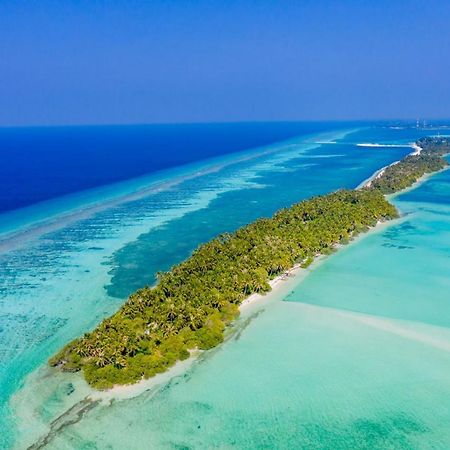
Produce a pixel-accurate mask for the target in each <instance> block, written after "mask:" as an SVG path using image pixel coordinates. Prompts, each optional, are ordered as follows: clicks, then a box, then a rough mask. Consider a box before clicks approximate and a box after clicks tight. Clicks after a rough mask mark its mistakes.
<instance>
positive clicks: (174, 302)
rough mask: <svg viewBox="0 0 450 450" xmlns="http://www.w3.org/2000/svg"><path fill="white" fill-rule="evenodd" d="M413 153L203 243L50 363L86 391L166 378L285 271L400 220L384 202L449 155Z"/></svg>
mask: <svg viewBox="0 0 450 450" xmlns="http://www.w3.org/2000/svg"><path fill="white" fill-rule="evenodd" d="M414 148H415V151H414V152H413V153H412V154H410V155H408V156H406V157H405V158H404V159H402V160H401V161H399V162H398V163H395V164H393V165H391V166H389V167H387V168H385V169H383V170H382V171H381V172H379V173H377V175H376V177H374V178H373V179H371V180H370V181H369V182H367V183H366V185H365V186H363V187H362V188H361V189H354V190H339V191H336V192H333V193H330V194H327V195H322V196H317V197H313V198H311V199H308V200H304V201H301V202H300V203H297V204H294V205H292V206H291V207H289V208H285V209H282V210H280V211H278V212H276V213H275V214H274V215H273V216H272V217H271V218H261V219H258V220H256V221H255V222H253V223H250V224H249V225H246V226H244V227H242V228H240V229H238V230H237V231H235V232H234V233H225V234H222V235H220V236H218V237H216V238H215V239H213V240H212V241H210V242H208V243H206V244H203V245H201V246H200V247H199V248H198V249H197V250H195V251H194V252H193V254H192V255H191V256H190V257H189V258H188V259H187V260H185V261H184V262H182V263H180V264H178V265H175V266H174V267H172V269H171V270H170V271H168V272H166V273H159V274H158V282H157V284H156V286H154V287H144V288H142V289H140V290H138V291H137V292H135V293H133V294H132V295H131V296H130V297H129V299H128V300H127V301H126V303H125V304H124V305H123V306H122V307H121V308H120V309H119V311H118V312H116V313H115V314H114V315H112V316H111V317H108V318H106V319H104V320H103V321H102V322H101V323H100V324H99V325H98V326H97V327H96V328H95V329H94V330H93V331H91V332H89V333H86V334H85V335H84V336H82V337H80V338H78V339H75V340H74V341H72V342H70V343H69V344H67V345H66V346H65V347H64V348H63V349H62V350H61V351H59V352H58V353H57V354H56V355H55V356H54V357H52V358H51V359H50V361H49V363H50V364H51V365H52V366H56V367H59V368H61V369H62V370H65V371H79V370H82V371H83V374H84V377H85V379H86V381H87V382H88V383H89V384H90V385H91V386H93V387H94V388H97V389H108V388H111V387H113V386H114V385H122V384H131V383H135V382H138V381H140V380H142V379H146V378H150V377H152V376H154V375H156V374H157V373H161V372H164V371H166V370H167V369H168V368H170V367H171V366H173V365H174V364H175V363H176V362H177V361H179V360H184V359H187V358H189V356H190V354H191V351H192V350H194V349H201V350H205V349H210V348H212V347H215V346H217V345H218V344H220V343H221V342H222V341H223V339H224V332H225V330H226V327H227V325H229V324H230V322H232V321H233V320H234V319H235V318H236V317H237V316H238V315H239V305H240V304H241V303H242V302H243V301H244V300H245V299H246V298H247V297H249V296H250V295H251V294H254V293H265V292H267V291H269V290H270V284H269V282H270V280H272V279H274V278H275V277H277V276H279V275H280V274H283V273H284V272H286V271H287V270H289V269H290V268H292V267H294V266H296V265H300V266H302V267H306V266H307V265H309V264H310V263H311V262H312V261H313V260H314V258H316V257H317V256H319V255H321V254H328V253H330V252H331V251H333V249H335V247H336V246H337V245H338V244H346V243H348V242H349V240H350V239H352V238H354V237H355V236H356V235H358V234H359V233H361V232H366V231H367V230H369V229H370V228H371V227H374V226H375V225H376V224H377V223H379V222H383V221H387V220H391V219H394V218H396V217H398V215H399V214H398V212H397V210H396V208H395V207H394V206H393V205H392V204H391V203H389V201H388V199H387V198H386V197H385V194H392V193H395V192H399V191H401V190H403V189H405V188H407V187H410V186H412V185H413V184H414V183H415V182H417V181H418V180H419V179H420V178H421V177H422V176H424V175H425V174H428V173H432V172H436V171H439V170H442V169H445V168H446V167H447V166H448V162H447V161H446V159H445V158H444V157H443V156H444V155H446V154H448V153H450V139H449V138H445V137H433V138H423V139H420V140H418V141H417V142H416V143H415V144H414Z"/></svg>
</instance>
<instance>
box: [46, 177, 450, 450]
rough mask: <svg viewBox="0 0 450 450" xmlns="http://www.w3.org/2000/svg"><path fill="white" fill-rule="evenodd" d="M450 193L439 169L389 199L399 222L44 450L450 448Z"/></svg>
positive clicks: (295, 282) (66, 429) (287, 288)
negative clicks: (175, 370) (164, 378)
mask: <svg viewBox="0 0 450 450" xmlns="http://www.w3.org/2000/svg"><path fill="white" fill-rule="evenodd" d="M449 196H450V171H446V172H443V173H440V174H438V175H436V176H435V177H433V178H431V179H429V180H428V181H426V183H424V184H423V185H421V186H420V187H419V188H417V189H416V190H413V191H410V192H409V193H406V194H404V195H402V196H399V197H397V198H396V199H395V203H396V205H397V206H398V207H399V208H400V209H401V210H402V211H403V213H404V214H405V216H404V218H402V219H401V220H399V221H398V222H396V223H394V224H392V225H391V226H389V227H387V228H382V229H380V230H378V231H376V232H373V233H371V234H369V235H367V236H364V237H363V238H361V239H359V240H358V241H357V242H355V243H353V244H352V245H350V246H348V247H346V248H344V249H343V250H341V251H339V252H338V253H336V254H334V255H333V256H331V257H329V258H327V259H325V260H324V261H322V262H321V263H319V264H316V267H313V268H311V269H310V270H308V273H307V276H306V277H302V278H301V279H300V278H299V279H291V280H289V281H288V282H287V283H286V284H285V285H284V286H283V288H282V291H281V292H279V293H277V294H273V295H272V297H268V298H267V299H265V300H263V302H262V304H261V305H260V306H257V307H254V308H253V309H251V310H250V311H249V312H247V313H245V314H244V317H242V318H241V319H240V321H239V323H238V324H237V326H236V329H237V330H236V331H237V332H236V333H234V334H232V335H231V337H230V338H229V340H228V341H227V342H226V343H225V344H223V345H222V346H220V347H219V348H217V349H215V350H213V351H211V352H209V353H207V354H205V355H204V356H203V357H202V358H200V359H199V360H198V361H197V362H196V363H194V364H193V365H192V366H191V367H190V368H189V369H188V370H187V371H186V372H184V373H183V374H181V375H179V376H178V377H176V378H174V379H172V380H171V381H170V382H169V383H167V384H162V385H161V386H160V387H159V388H153V389H151V390H149V391H147V392H144V393H143V394H141V395H139V396H137V397H135V398H132V399H128V400H122V401H115V402H112V403H108V402H106V403H105V404H101V405H99V406H97V407H95V408H93V409H92V410H91V411H89V412H87V413H86V415H85V417H83V418H82V419H81V420H78V421H77V420H74V423H73V424H68V425H65V426H63V427H62V428H61V429H59V430H58V432H55V433H54V434H51V436H52V439H50V440H49V441H48V442H49V443H48V448H52V449H65V448H78V449H91V448H92V449H95V448H99V449H106V448H114V449H116V448H117V449H135V448H157V449H181V448H183V449H190V448H193V449H196V448H199V449H201V448H211V449H212V448H218V449H231V448H245V449H264V448H267V449H269V448H280V449H292V448H300V449H448V448H449V446H450V428H449V427H448V423H449V421H450V409H449V408H448V405H449V404H450V379H449V376H448V375H449V373H450V323H449V317H450V300H449V296H448V288H449V287H450V286H449V276H448V273H449V269H450V263H449V250H448V249H449V244H450V235H449V230H450V226H449V225H450V204H449V202H448V198H449ZM363 268H364V270H363ZM46 448H47V447H46Z"/></svg>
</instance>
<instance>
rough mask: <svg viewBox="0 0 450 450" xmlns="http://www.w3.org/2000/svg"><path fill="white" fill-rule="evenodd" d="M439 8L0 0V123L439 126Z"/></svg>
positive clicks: (448, 33) (447, 32)
mask: <svg viewBox="0 0 450 450" xmlns="http://www.w3.org/2000/svg"><path fill="white" fill-rule="evenodd" d="M449 20H450V1H447V0H440V1H437V0H421V1H418V0H408V1H399V0H390V1H386V0H377V1H370V2H369V1H364V0H358V1H351V0H348V1H345V0H342V1H331V0H315V1H313V0H311V1H310V0H301V1H300V0H298V1H264V0H260V1H246V0H240V1H232V0H227V1H223V0H222V1H189V0H184V1H158V0H151V1H146V2H143V1H141V2H137V1H133V0H127V1H112V0H111V1H108V2H107V1H102V2H100V1H93V0H90V1H48V0H39V1H8V0H2V1H1V2H0V125H36V124H45V125H48V124H91V123H92V124H94V123H150V122H196V121H205V122H211V121H241V120H297V119H298V120H314V119H337V120H341V119H374V118H416V117H427V118H439V117H446V118H448V117H450V111H449V108H450V26H449V23H450V22H449Z"/></svg>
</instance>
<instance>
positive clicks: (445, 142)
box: [369, 138, 450, 194]
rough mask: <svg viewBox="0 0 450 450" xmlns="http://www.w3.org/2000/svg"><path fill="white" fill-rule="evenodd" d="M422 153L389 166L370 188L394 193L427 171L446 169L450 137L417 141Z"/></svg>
mask: <svg viewBox="0 0 450 450" xmlns="http://www.w3.org/2000/svg"><path fill="white" fill-rule="evenodd" d="M417 145H418V146H420V147H421V148H422V152H421V153H420V155H409V156H407V157H406V158H403V159H402V160H401V161H400V162H398V163H397V164H394V165H391V166H389V167H387V168H386V169H385V170H384V172H383V174H382V175H381V176H379V177H378V178H375V179H374V180H372V181H371V183H370V186H369V187H370V188H373V189H378V190H380V191H381V192H382V193H383V194H392V193H394V192H398V191H401V190H402V189H405V188H407V187H409V186H412V185H413V184H414V183H415V182H416V181H417V180H418V179H419V178H421V177H422V176H423V175H425V174H427V173H432V172H437V171H438V170H442V169H444V168H445V167H446V166H447V165H448V162H447V161H446V160H445V159H444V158H443V157H442V156H443V155H445V154H448V153H450V139H448V138H423V139H420V140H419V141H417Z"/></svg>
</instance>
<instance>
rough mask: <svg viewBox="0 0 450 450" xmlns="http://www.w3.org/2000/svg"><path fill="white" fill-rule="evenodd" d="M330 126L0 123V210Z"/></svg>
mask: <svg viewBox="0 0 450 450" xmlns="http://www.w3.org/2000/svg"><path fill="white" fill-rule="evenodd" d="M342 126H345V124H342ZM329 127H330V124H328V123H323V122H320V123H306V124H305V123H298V122H287V123H285V122H280V123H236V124H228V123H225V124H162V125H134V126H132V125H130V126H84V127H33V128H0V153H1V157H2V161H3V163H2V164H1V165H0V180H1V187H2V189H1V191H0V212H2V211H7V210H12V209H16V208H21V207H24V206H27V205H31V204H33V203H36V202H40V201H43V200H49V199H52V198H55V197H60V196H62V195H65V194H70V193H73V192H77V191H82V190H84V189H89V188H94V187H98V186H103V185H107V184H110V183H114V182H118V181H123V180H127V179H130V178H135V177H138V176H142V175H147V174H150V173H153V172H157V171H160V170H163V169H168V168H171V167H176V166H181V165H183V164H187V163H192V162H195V161H199V160H204V159H207V158H212V157H215V156H220V155H224V154H227V153H233V152H238V151H241V150H247V149H249V148H255V147H260V146H263V145H267V144H270V143H272V142H276V141H281V140H285V139H288V138H290V137H293V136H297V135H302V134H305V133H314V132H319V131H323V130H326V129H327V128H329Z"/></svg>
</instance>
